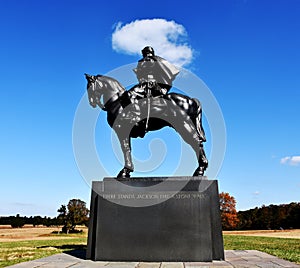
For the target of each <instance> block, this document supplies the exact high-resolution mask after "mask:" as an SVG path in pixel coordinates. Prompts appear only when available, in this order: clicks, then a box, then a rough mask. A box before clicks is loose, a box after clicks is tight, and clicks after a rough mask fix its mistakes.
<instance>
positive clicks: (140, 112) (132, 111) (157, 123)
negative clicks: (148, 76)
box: [85, 74, 208, 178]
mask: <svg viewBox="0 0 300 268" xmlns="http://www.w3.org/2000/svg"><path fill="white" fill-rule="evenodd" d="M85 76H86V79H87V81H88V84H87V91H88V98H89V103H90V105H91V106H92V107H94V108H95V107H96V106H99V107H100V108H101V109H103V110H104V111H107V121H108V124H109V125H110V127H112V128H113V129H114V131H115V132H116V134H117V136H118V139H119V141H120V145H121V149H122V151H123V155H124V162H125V164H124V168H123V169H121V171H120V172H119V174H118V176H117V177H118V178H129V177H130V173H131V172H133V171H134V166H133V162H132V158H131V142H130V139H131V138H136V137H144V135H145V134H146V133H147V132H148V131H154V130H159V129H161V128H163V127H166V126H169V127H172V128H174V129H175V130H176V131H177V132H178V133H179V134H180V135H181V137H182V138H183V139H184V141H185V142H187V143H188V144H189V145H190V146H191V147H192V148H193V150H194V151H195V153H196V156H197V159H198V167H197V169H196V170H195V172H194V174H193V176H202V175H203V174H204V171H205V170H206V168H207V166H208V161H207V158H206V156H205V152H204V149H203V145H202V143H203V142H205V141H206V139H205V134H204V130H203V128H202V109H201V104H200V102H199V101H198V100H197V99H194V98H190V97H188V96H185V95H182V94H177V93H169V94H166V95H164V96H156V97H153V96H150V95H148V96H145V95H136V94H132V93H134V92H133V91H132V90H126V89H125V88H124V87H123V86H122V85H121V84H120V83H119V82H118V81H117V80H116V79H114V78H111V77H108V76H103V75H96V76H94V75H88V74H85ZM153 86H155V85H153V84H151V85H150V84H148V85H146V88H145V89H146V90H147V88H148V87H153ZM148 92H149V90H148Z"/></svg>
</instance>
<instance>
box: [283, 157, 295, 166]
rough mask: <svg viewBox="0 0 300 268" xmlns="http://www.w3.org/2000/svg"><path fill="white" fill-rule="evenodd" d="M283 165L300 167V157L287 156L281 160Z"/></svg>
mask: <svg viewBox="0 0 300 268" xmlns="http://www.w3.org/2000/svg"><path fill="white" fill-rule="evenodd" d="M280 163H281V164H286V165H290V166H298V165H300V156H286V157H283V158H281V159H280Z"/></svg>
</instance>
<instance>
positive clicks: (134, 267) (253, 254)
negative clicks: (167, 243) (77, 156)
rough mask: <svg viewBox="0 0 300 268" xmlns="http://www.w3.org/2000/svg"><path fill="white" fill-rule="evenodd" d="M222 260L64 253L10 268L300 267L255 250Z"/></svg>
mask: <svg viewBox="0 0 300 268" xmlns="http://www.w3.org/2000/svg"><path fill="white" fill-rule="evenodd" d="M225 257H226V259H225V261H213V262H110V261H91V260H85V259H84V258H78V257H75V256H72V255H69V254H66V253H61V254H56V255H53V256H50V257H46V258H42V259H38V260H34V261H29V262H23V263H19V264H16V265H13V266H10V267H13V268H38V267H41V268H67V267H72V268H73V267H74V268H94V267H107V268H198V267H202V268H203V267H208V268H210V267H218V268H220V267H223V268H232V267H239V268H245V267H250V268H258V267H260V268H283V267H285V268H297V267H298V268H300V265H297V264H296V263H293V262H289V261H286V260H282V259H279V258H277V257H275V256H272V255H269V254H267V253H264V252H260V251H257V250H226V251H225Z"/></svg>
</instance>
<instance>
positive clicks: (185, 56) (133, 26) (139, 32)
mask: <svg viewBox="0 0 300 268" xmlns="http://www.w3.org/2000/svg"><path fill="white" fill-rule="evenodd" d="M186 40H187V33H186V30H185V28H184V27H183V26H182V25H181V24H178V23H176V22H174V21H167V20H165V19H143V20H135V21H132V22H130V23H128V24H125V25H122V23H121V22H119V23H118V24H117V26H116V28H115V30H114V32H113V34H112V47H113V49H114V50H116V51H117V52H122V53H125V54H131V55H135V54H139V55H141V50H142V49H143V48H144V47H145V46H152V47H153V48H154V50H155V53H156V54H157V55H159V56H161V57H163V58H165V59H167V60H168V61H170V62H172V63H173V64H175V65H178V66H183V65H188V64H189V63H191V61H192V59H193V50H192V48H191V47H190V46H189V45H188V44H187V43H186Z"/></svg>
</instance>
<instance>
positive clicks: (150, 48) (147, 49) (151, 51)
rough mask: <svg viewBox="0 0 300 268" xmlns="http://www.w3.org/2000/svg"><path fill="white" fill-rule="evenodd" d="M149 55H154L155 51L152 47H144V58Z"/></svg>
mask: <svg viewBox="0 0 300 268" xmlns="http://www.w3.org/2000/svg"><path fill="white" fill-rule="evenodd" d="M147 53H151V54H152V55H154V49H153V48H152V47H150V46H147V47H144V48H143V49H142V54H143V56H145V55H147Z"/></svg>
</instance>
